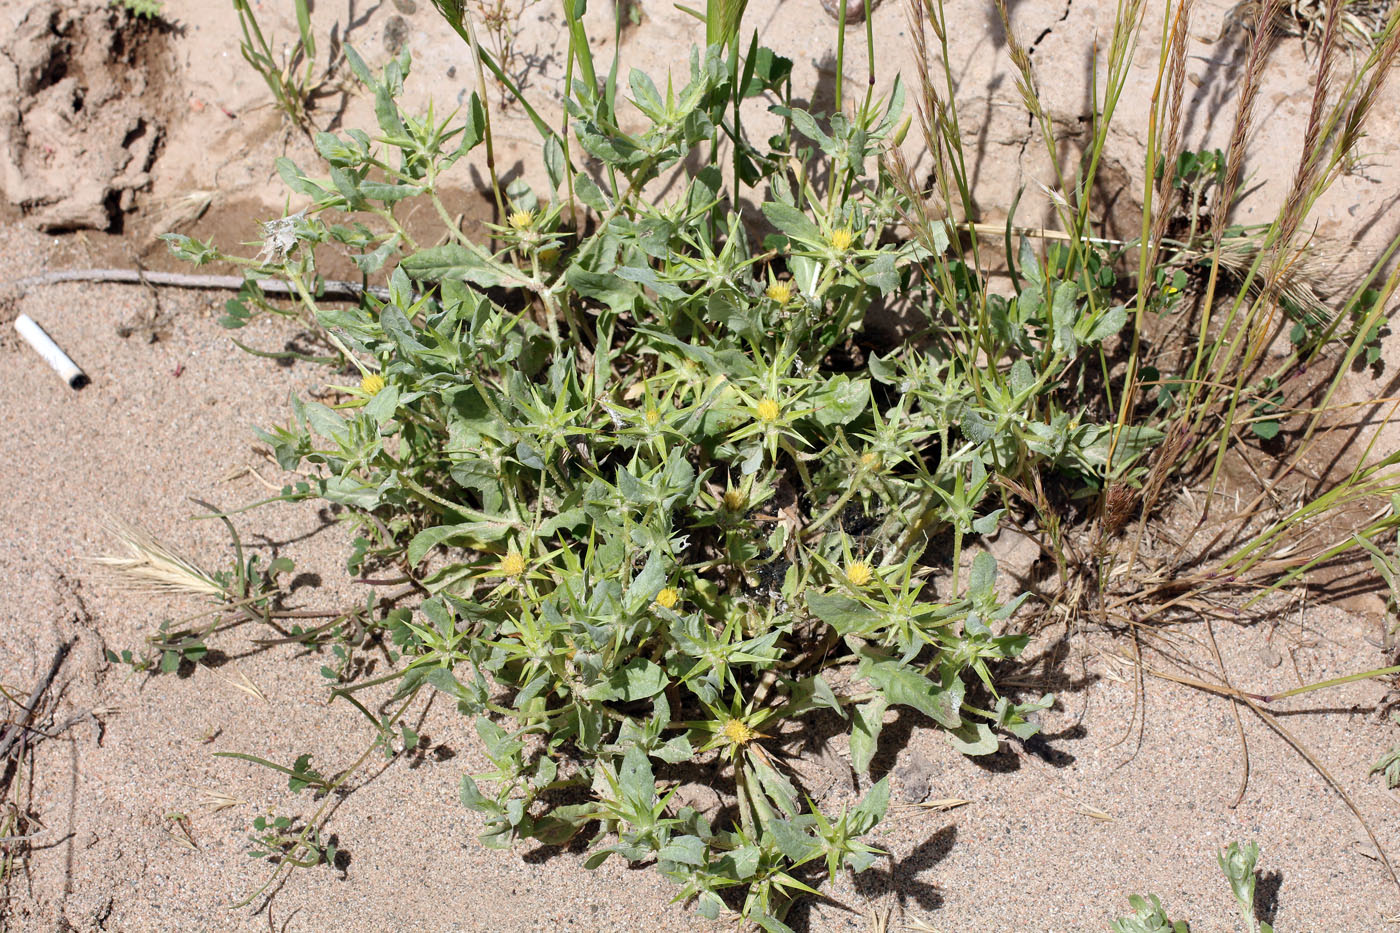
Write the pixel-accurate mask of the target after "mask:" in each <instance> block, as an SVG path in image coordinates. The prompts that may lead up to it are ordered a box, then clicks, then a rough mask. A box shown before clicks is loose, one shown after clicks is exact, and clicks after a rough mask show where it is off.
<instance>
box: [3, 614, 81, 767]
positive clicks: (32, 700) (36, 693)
mask: <svg viewBox="0 0 1400 933" xmlns="http://www.w3.org/2000/svg"><path fill="white" fill-rule="evenodd" d="M76 643H77V639H76V638H71V639H69V640H68V641H65V642H62V643H61V644H59V646H58V648H57V649H55V651H54V654H53V661H52V662H51V663H50V664H49V672H48V674H46V675H44V679H43V680H41V681H39V683H38V685H37V686H36V687H35V688H34V689H33V691H31V692H30V694H29V699H28V701H26V702H25V704H24V707H23V712H22V713H21V714H20V718H19V719H17V720H15V721H14V722H12V723H10V725H9V726H8V727H7V728H6V729H5V733H4V737H3V738H0V760H4V758H5V757H6V756H7V755H9V753H10V749H11V748H12V747H13V746H14V745H15V743H17V742H18V741H19V739H20V736H22V735H24V733H25V732H26V731H27V730H28V728H29V722H30V720H32V719H33V718H34V711H35V710H37V709H38V708H39V700H40V699H42V698H43V696H44V693H45V692H46V691H47V690H48V689H49V687H50V686H51V685H52V684H53V681H54V678H55V677H57V676H58V669H59V668H60V667H62V666H63V660H64V659H65V658H67V657H68V652H70V651H72V650H73V645H74V644H76Z"/></svg>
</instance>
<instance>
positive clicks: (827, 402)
mask: <svg viewBox="0 0 1400 933" xmlns="http://www.w3.org/2000/svg"><path fill="white" fill-rule="evenodd" d="M812 404H813V406H814V407H815V409H816V410H815V411H813V412H812V418H813V419H814V420H815V421H816V422H817V423H818V424H821V425H824V426H826V427H833V426H835V425H838V424H849V423H850V422H852V421H854V420H855V419H856V418H859V417H860V416H861V415H863V414H865V413H866V412H867V411H869V410H870V381H869V380H868V379H852V378H850V377H849V376H847V375H845V374H841V375H839V376H834V377H832V379H831V380H830V381H829V382H828V383H827V384H826V388H825V389H823V390H822V391H821V392H819V393H817V395H816V396H814V397H813V398H812Z"/></svg>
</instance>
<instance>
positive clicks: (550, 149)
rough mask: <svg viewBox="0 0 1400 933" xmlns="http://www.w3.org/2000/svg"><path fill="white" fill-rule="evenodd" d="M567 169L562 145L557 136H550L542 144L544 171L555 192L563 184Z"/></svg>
mask: <svg viewBox="0 0 1400 933" xmlns="http://www.w3.org/2000/svg"><path fill="white" fill-rule="evenodd" d="M568 169H569V165H568V163H567V162H566V161H565V160H564V145H563V143H561V142H559V137H558V136H551V137H549V139H547V140H545V143H544V170H545V172H547V173H548V174H549V185H550V187H551V188H553V189H554V190H555V191H558V190H559V186H560V185H562V184H563V183H564V178H565V174H564V173H565V172H567V171H568Z"/></svg>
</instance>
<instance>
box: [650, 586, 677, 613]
mask: <svg viewBox="0 0 1400 933" xmlns="http://www.w3.org/2000/svg"><path fill="white" fill-rule="evenodd" d="M680 601H681V594H680V591H679V590H677V589H676V588H675V587H674V586H668V587H666V589H664V590H662V591H661V592H660V593H657V594H656V604H657V605H658V606H660V607H661V608H662V609H674V608H676V604H677V603H679V602H680Z"/></svg>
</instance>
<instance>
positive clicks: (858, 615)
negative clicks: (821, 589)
mask: <svg viewBox="0 0 1400 933" xmlns="http://www.w3.org/2000/svg"><path fill="white" fill-rule="evenodd" d="M807 608H808V609H810V610H811V611H812V614H813V615H815V616H816V617H817V618H818V619H821V620H822V621H823V622H825V623H826V624H827V625H830V626H831V627H832V628H834V629H836V631H837V632H838V633H839V634H841V635H855V634H860V633H862V632H868V631H870V630H872V629H874V628H875V627H876V626H877V625H879V624H880V622H881V618H880V614H879V613H878V612H876V611H875V610H874V609H871V608H870V607H868V606H866V605H865V604H864V603H862V602H861V601H860V600H858V599H854V598H852V597H850V596H846V595H844V594H841V593H808V594H807Z"/></svg>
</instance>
